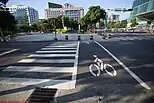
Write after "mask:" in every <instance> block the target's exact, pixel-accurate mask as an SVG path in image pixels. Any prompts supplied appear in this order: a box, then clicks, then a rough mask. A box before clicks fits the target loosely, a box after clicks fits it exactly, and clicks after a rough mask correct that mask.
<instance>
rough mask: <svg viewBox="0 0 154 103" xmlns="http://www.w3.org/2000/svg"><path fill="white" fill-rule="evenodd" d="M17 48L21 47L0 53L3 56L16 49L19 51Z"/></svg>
mask: <svg viewBox="0 0 154 103" xmlns="http://www.w3.org/2000/svg"><path fill="white" fill-rule="evenodd" d="M17 50H19V49H12V50H10V51H7V52H3V53H1V54H0V56H3V55H5V54H9V53H12V52H15V51H17Z"/></svg>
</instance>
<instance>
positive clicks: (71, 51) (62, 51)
mask: <svg viewBox="0 0 154 103" xmlns="http://www.w3.org/2000/svg"><path fill="white" fill-rule="evenodd" d="M74 52H76V50H67V51H66V50H61V51H37V52H35V53H74Z"/></svg>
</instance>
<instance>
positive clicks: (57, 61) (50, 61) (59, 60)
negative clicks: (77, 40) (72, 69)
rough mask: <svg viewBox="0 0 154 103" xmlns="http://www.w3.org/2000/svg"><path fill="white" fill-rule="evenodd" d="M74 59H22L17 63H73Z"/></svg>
mask: <svg viewBox="0 0 154 103" xmlns="http://www.w3.org/2000/svg"><path fill="white" fill-rule="evenodd" d="M74 62H75V60H74V59H58V60H49V59H22V60H20V61H19V62H18V63H74Z"/></svg>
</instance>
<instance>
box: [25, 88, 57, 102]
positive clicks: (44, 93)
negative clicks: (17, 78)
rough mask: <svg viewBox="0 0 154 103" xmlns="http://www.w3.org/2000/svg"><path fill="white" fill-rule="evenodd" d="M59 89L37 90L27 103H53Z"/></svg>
mask: <svg viewBox="0 0 154 103" xmlns="http://www.w3.org/2000/svg"><path fill="white" fill-rule="evenodd" d="M56 91H57V89H48V88H36V89H35V90H34V91H33V93H32V94H31V95H30V97H29V98H28V100H27V102H26V103H52V102H53V100H54V96H55V94H56Z"/></svg>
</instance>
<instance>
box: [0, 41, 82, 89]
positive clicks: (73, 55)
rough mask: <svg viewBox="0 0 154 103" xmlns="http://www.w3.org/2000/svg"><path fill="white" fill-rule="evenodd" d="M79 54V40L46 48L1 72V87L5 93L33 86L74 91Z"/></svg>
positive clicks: (58, 43) (54, 44)
mask: <svg viewBox="0 0 154 103" xmlns="http://www.w3.org/2000/svg"><path fill="white" fill-rule="evenodd" d="M78 54H79V41H75V42H56V43H53V44H50V45H47V46H46V47H44V48H42V49H41V50H39V51H36V52H35V53H34V54H31V55H29V56H28V57H27V58H25V59H22V60H20V61H18V62H17V63H16V64H13V65H11V66H9V67H7V68H6V69H4V70H3V71H2V72H1V73H0V88H3V89H2V90H8V88H10V86H12V85H16V86H14V88H19V87H25V86H29V85H34V86H36V87H42V88H56V89H73V88H75V84H76V76H77V65H78ZM12 88H13V86H12V87H11V89H12ZM2 90H0V91H2Z"/></svg>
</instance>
